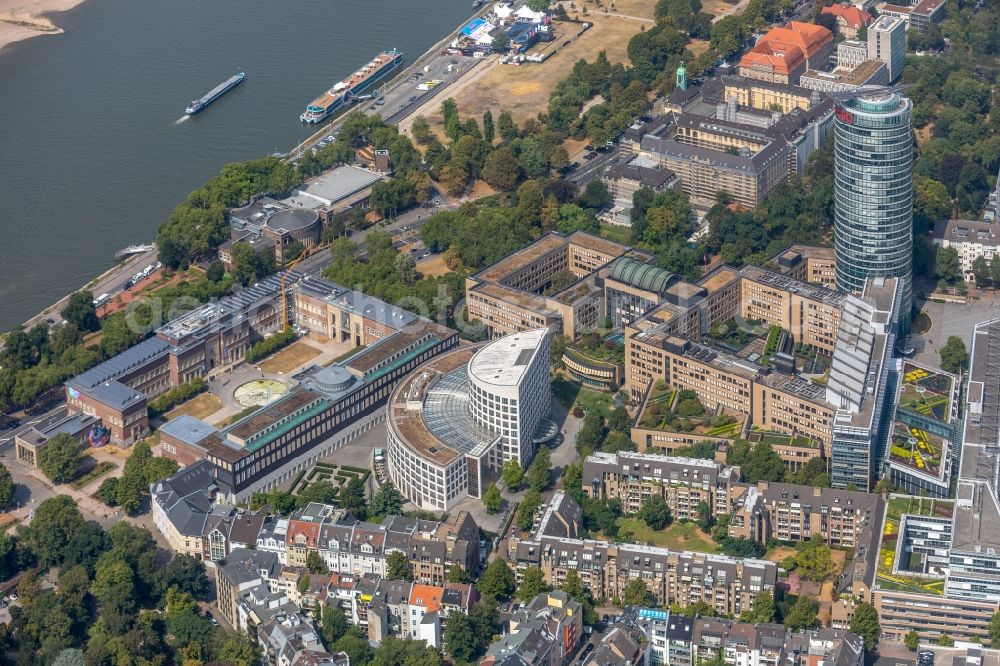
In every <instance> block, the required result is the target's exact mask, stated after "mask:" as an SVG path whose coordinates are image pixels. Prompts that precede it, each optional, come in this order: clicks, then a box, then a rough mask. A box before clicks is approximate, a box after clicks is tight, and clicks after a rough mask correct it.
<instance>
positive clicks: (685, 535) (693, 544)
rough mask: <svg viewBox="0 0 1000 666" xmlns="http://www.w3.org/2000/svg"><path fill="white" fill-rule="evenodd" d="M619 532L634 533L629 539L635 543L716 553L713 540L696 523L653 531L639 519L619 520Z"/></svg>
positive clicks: (674, 524)
mask: <svg viewBox="0 0 1000 666" xmlns="http://www.w3.org/2000/svg"><path fill="white" fill-rule="evenodd" d="M618 530H619V533H621V531H622V530H626V531H629V532H631V533H632V535H633V537H632V538H631V539H629V540H630V541H633V542H635V543H652V544H654V545H656V546H662V547H664V548H673V549H674V550H693V551H696V552H699V553H714V552H716V545H715V542H714V541H712V538H711V537H710V536H709V535H707V534H705V533H704V532H702V531H701V530H700V529H698V526H697V525H695V524H694V523H680V522H675V523H673V524H671V525H670V526H669V527H668V528H667V529H665V530H659V531H657V530H652V529H650V528H649V527H648V526H647V525H646V523H644V522H642V521H641V520H640V519H638V518H619V519H618Z"/></svg>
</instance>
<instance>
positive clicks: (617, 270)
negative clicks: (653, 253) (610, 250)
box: [611, 257, 677, 294]
mask: <svg viewBox="0 0 1000 666" xmlns="http://www.w3.org/2000/svg"><path fill="white" fill-rule="evenodd" d="M611 279H612V280H618V281H619V282H624V283H625V284H629V285H632V286H633V287H637V288H639V289H645V290H646V291H652V292H655V293H657V294H662V293H663V291H664V290H665V289H666V288H667V287H668V286H670V284H671V283H672V282H674V281H675V280H676V279H677V276H676V275H675V274H673V273H671V272H670V271H665V270H663V269H662V268H658V267H656V266H653V265H652V264H644V263H643V262H641V261H636V260H635V259H629V258H628V257H622V258H620V259H619V260H618V261H616V262H615V265H614V266H613V267H612V268H611Z"/></svg>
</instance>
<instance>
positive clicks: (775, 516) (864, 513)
mask: <svg viewBox="0 0 1000 666" xmlns="http://www.w3.org/2000/svg"><path fill="white" fill-rule="evenodd" d="M734 504H735V508H734V510H733V513H732V520H731V522H730V528H729V532H730V534H731V535H732V536H736V537H744V538H748V539H753V540H755V541H758V542H759V543H765V542H767V540H768V539H771V538H775V539H779V540H781V541H808V540H809V539H810V538H812V537H813V536H816V535H819V536H820V537H821V538H822V539H823V541H825V542H826V543H827V544H829V545H830V546H839V547H843V548H851V549H858V548H859V547H861V546H864V547H865V548H866V549H871V548H874V547H875V546H876V544H877V543H878V539H879V537H880V535H881V531H882V518H883V513H884V512H885V503H884V502H883V500H882V497H881V496H880V495H873V494H870V493H863V492H857V491H851V490H839V489H836V488H814V487H812V486H799V485H795V484H790V483H768V482H766V481H761V482H759V483H757V484H756V485H750V486H747V487H746V491H745V492H744V493H743V495H742V496H741V497H739V499H738V501H736V502H734Z"/></svg>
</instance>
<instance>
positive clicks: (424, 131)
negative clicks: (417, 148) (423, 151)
mask: <svg viewBox="0 0 1000 666" xmlns="http://www.w3.org/2000/svg"><path fill="white" fill-rule="evenodd" d="M410 134H411V135H412V136H413V138H414V139H416V140H417V142H418V143H430V142H431V139H432V138H434V134H433V133H432V132H431V124H430V123H429V122H427V119H426V118H424V117H423V116H417V117H415V118H414V119H413V122H412V123H411V124H410Z"/></svg>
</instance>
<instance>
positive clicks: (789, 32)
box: [754, 21, 833, 58]
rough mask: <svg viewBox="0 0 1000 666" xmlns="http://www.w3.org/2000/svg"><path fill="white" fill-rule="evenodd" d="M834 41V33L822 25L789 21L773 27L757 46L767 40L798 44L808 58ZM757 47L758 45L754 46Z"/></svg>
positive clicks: (791, 44) (776, 42) (772, 42)
mask: <svg viewBox="0 0 1000 666" xmlns="http://www.w3.org/2000/svg"><path fill="white" fill-rule="evenodd" d="M832 41H833V33H832V32H830V31H829V30H827V29H826V28H824V27H823V26H821V25H815V24H813V23H802V22H800V21H789V22H788V23H786V24H785V25H784V26H781V27H778V28H771V29H770V30H769V31H768V32H767V34H766V35H764V36H763V37H761V38H760V41H759V42H757V46H760V44H761V43H763V42H767V43H770V44H772V45H773V44H785V45H790V46H797V47H798V48H799V49H801V50H802V53H803V54H804V55H805V57H806V58H811V57H813V56H814V55H816V53H817V52H818V51H819V50H820V49H822V48H823V47H824V46H826V45H827V44H829V43H830V42H832ZM754 49H756V47H754Z"/></svg>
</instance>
